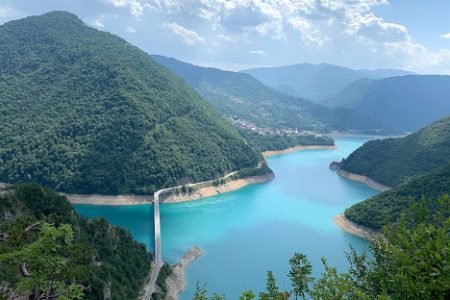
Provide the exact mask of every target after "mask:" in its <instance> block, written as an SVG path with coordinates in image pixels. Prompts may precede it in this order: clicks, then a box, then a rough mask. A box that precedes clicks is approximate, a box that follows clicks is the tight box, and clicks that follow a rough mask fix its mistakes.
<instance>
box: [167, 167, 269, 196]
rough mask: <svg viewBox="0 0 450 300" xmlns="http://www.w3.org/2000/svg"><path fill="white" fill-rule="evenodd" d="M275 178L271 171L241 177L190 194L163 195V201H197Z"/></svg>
mask: <svg viewBox="0 0 450 300" xmlns="http://www.w3.org/2000/svg"><path fill="white" fill-rule="evenodd" d="M273 178H275V175H274V174H273V173H272V172H271V173H268V174H266V175H260V176H251V177H246V178H240V179H235V180H231V181H229V182H227V183H224V184H221V185H218V186H214V185H208V186H204V187H201V188H199V189H198V190H194V191H193V192H192V193H190V194H182V195H176V194H175V195H174V194H172V195H170V196H167V197H162V199H161V203H181V202H189V201H195V200H200V199H203V198H207V197H212V196H216V195H220V194H223V193H229V192H233V191H236V190H239V189H241V188H244V187H246V186H248V185H252V184H258V183H263V182H268V181H270V180H272V179H273Z"/></svg>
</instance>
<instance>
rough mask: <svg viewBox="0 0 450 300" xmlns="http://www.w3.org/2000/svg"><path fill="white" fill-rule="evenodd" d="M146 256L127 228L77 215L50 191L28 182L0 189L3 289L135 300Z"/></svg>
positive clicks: (147, 266)
mask: <svg viewBox="0 0 450 300" xmlns="http://www.w3.org/2000/svg"><path fill="white" fill-rule="evenodd" d="M151 260H152V257H151V255H150V254H149V253H148V252H147V250H146V249H145V246H144V245H142V244H140V243H137V242H135V241H134V240H133V239H132V237H131V235H130V233H129V232H128V231H126V230H125V229H122V228H119V227H114V226H111V225H110V224H109V223H108V222H106V220H104V219H95V220H88V219H85V218H83V217H80V216H79V215H78V214H77V213H76V212H75V210H74V209H73V208H72V206H71V205H70V203H68V202H67V200H66V199H65V197H63V196H60V195H59V194H57V193H55V192H53V191H51V190H48V189H45V188H42V187H40V186H38V185H35V184H28V185H18V186H14V187H12V188H8V189H6V190H4V191H1V193H0V282H3V283H5V282H6V283H8V286H9V287H10V290H7V291H4V292H5V293H11V292H14V291H16V290H18V291H21V293H22V294H25V295H38V296H39V295H41V296H42V295H44V296H47V295H49V296H55V295H57V297H49V299H56V298H58V299H79V298H80V297H81V296H80V294H81V293H83V299H104V298H105V297H108V295H113V298H114V299H136V298H137V296H138V293H139V291H140V288H141V286H142V284H143V282H144V279H145V278H146V276H147V275H148V272H149V269H150V263H151ZM27 273H29V274H28V275H27ZM0 294H1V293H0Z"/></svg>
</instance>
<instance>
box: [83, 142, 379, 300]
mask: <svg viewBox="0 0 450 300" xmlns="http://www.w3.org/2000/svg"><path fill="white" fill-rule="evenodd" d="M365 141H366V139H363V138H341V139H337V140H336V142H337V145H338V148H337V149H336V150H311V151H303V152H296V153H291V154H287V155H280V156H275V157H271V158H269V159H268V162H269V166H270V167H271V168H272V170H273V171H274V172H275V175H276V178H275V179H274V180H273V181H271V182H268V183H263V184H257V185H252V186H249V187H246V188H244V189H241V190H238V191H235V192H231V193H227V194H223V195H219V196H215V197H211V198H206V199H203V200H199V201H194V202H186V203H179V204H163V205H162V206H161V226H162V249H163V257H164V260H165V261H167V262H169V263H174V262H176V261H177V260H178V259H180V258H181V257H182V256H183V254H184V252H185V251H186V250H188V249H189V248H191V247H193V246H200V247H202V248H203V249H204V250H205V254H204V255H203V256H201V257H200V258H199V259H198V260H197V261H195V262H194V263H193V264H192V265H191V266H190V267H189V269H188V272H187V283H188V286H187V289H186V291H185V292H184V293H183V294H182V295H181V297H180V298H181V299H183V300H185V299H192V295H193V291H194V288H195V283H196V282H197V281H200V282H201V283H207V286H208V290H209V291H211V292H216V293H219V294H225V295H226V296H227V299H238V296H239V294H240V293H241V291H243V290H246V289H252V290H253V291H254V292H255V294H257V293H258V292H259V291H261V290H263V289H264V288H265V279H266V271H267V270H271V271H273V272H274V275H275V276H276V278H277V280H278V285H279V287H280V288H281V289H286V290H288V289H290V287H289V280H288V278H287V276H286V274H287V273H288V270H289V263H288V260H289V258H290V257H291V256H292V254H293V253H294V252H303V253H305V254H307V255H308V257H309V259H310V260H311V262H312V264H313V268H314V275H316V276H318V275H319V274H320V272H321V271H322V266H321V262H320V258H321V257H322V256H324V257H326V258H327V260H328V262H329V264H330V265H332V266H336V267H337V268H338V269H339V270H341V271H344V270H346V267H347V262H346V259H345V251H347V250H348V249H349V245H350V244H352V245H353V246H354V247H355V248H356V249H358V250H362V249H365V248H366V247H367V242H366V241H364V240H362V239H360V238H357V237H354V236H352V235H350V234H347V233H345V232H343V231H342V230H340V229H339V228H338V227H337V226H336V225H335V224H334V223H333V216H335V215H336V214H338V213H341V212H343V211H344V209H345V208H346V207H349V206H350V205H352V204H353V203H356V202H359V201H362V200H364V199H366V198H368V197H370V196H372V195H374V194H376V191H375V190H372V189H370V188H368V187H366V186H365V185H363V184H360V183H355V182H351V181H348V180H346V179H343V178H341V177H339V176H338V175H337V174H336V173H334V172H333V171H330V170H329V168H328V165H329V164H330V162H331V161H336V160H340V159H342V158H343V157H346V156H347V155H348V154H350V153H351V152H352V151H353V150H355V149H356V148H358V147H359V146H361V145H362V144H363V143H364V142H365ZM76 207H77V210H78V211H79V212H80V213H81V214H83V215H85V216H88V217H99V216H102V217H105V218H106V219H108V220H109V221H110V222H112V223H113V224H117V225H121V226H124V227H126V228H128V229H129V230H130V231H131V233H132V234H133V236H134V238H135V239H137V240H139V241H141V242H143V243H145V244H146V245H147V246H148V247H150V249H152V247H153V234H152V233H153V212H152V206H151V205H139V206H121V207H114V206H92V205H77V206H76Z"/></svg>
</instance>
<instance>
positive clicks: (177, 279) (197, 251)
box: [166, 247, 203, 300]
mask: <svg viewBox="0 0 450 300" xmlns="http://www.w3.org/2000/svg"><path fill="white" fill-rule="evenodd" d="M202 254H203V250H202V249H201V248H199V247H194V248H192V249H191V250H189V251H188V252H187V253H186V254H185V255H184V256H183V258H182V259H181V261H180V262H178V263H176V264H175V265H173V266H172V274H171V275H170V276H169V277H168V278H167V279H166V287H167V296H166V299H167V300H176V299H178V294H180V293H181V292H182V291H184V289H185V288H186V281H185V273H186V269H187V267H188V266H189V264H190V263H192V262H193V261H194V260H196V259H197V258H198V257H199V256H201V255H202Z"/></svg>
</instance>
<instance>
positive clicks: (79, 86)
mask: <svg viewBox="0 0 450 300" xmlns="http://www.w3.org/2000/svg"><path fill="white" fill-rule="evenodd" d="M0 41H1V43H0V44H2V45H4V46H3V47H1V48H0V54H1V55H0V72H1V74H2V79H3V80H1V82H0V101H1V104H2V105H1V106H0V115H1V116H2V118H3V120H4V121H5V122H2V123H1V124H0V137H1V139H0V160H1V161H2V164H1V165H0V180H1V181H5V182H8V183H17V182H24V181H30V180H32V181H37V182H39V183H41V184H44V185H46V186H48V187H51V188H54V189H57V190H59V191H63V192H68V193H87V194H89V193H101V194H127V193H133V194H143V193H144V194H145V193H152V192H154V191H155V190H158V189H160V188H162V187H167V186H172V185H177V183H180V182H193V181H203V180H205V179H214V178H216V177H220V176H221V175H223V174H225V173H227V172H230V171H236V170H239V169H242V168H248V167H252V166H256V165H257V163H258V161H260V160H261V159H262V156H261V155H260V154H259V153H257V152H256V151H255V150H254V149H252V148H251V147H249V146H248V145H246V144H245V141H244V139H243V138H242V137H241V136H240V134H239V133H238V132H237V130H236V129H235V128H234V127H233V126H232V125H231V124H230V123H229V122H227V121H226V120H225V119H223V118H221V117H220V116H219V115H218V114H217V113H216V112H215V111H213V109H212V108H211V107H210V106H209V104H208V103H207V102H206V101H205V100H203V99H202V98H201V97H200V96H198V95H197V93H195V91H194V90H192V89H191V88H190V87H188V86H187V85H186V84H185V83H184V81H183V80H181V79H180V78H178V77H177V76H176V75H174V74H173V73H171V72H169V71H168V70H167V69H166V68H164V67H162V66H160V65H159V64H157V63H155V62H154V61H153V60H152V59H151V58H150V57H149V55H148V54H146V53H144V52H143V51H141V50H139V49H138V48H137V47H135V46H132V45H130V44H129V43H127V42H126V41H124V40H123V39H121V38H119V37H117V36H114V35H112V34H109V33H105V32H100V31H98V30H96V29H93V28H91V27H88V26H87V25H85V24H84V23H82V21H81V20H80V19H78V17H76V16H75V15H73V14H71V13H67V12H59V11H58V12H50V13H46V14H44V15H41V16H33V17H27V18H25V19H21V20H16V21H11V22H8V23H5V24H3V25H1V26H0Z"/></svg>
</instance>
